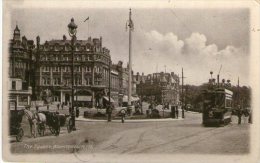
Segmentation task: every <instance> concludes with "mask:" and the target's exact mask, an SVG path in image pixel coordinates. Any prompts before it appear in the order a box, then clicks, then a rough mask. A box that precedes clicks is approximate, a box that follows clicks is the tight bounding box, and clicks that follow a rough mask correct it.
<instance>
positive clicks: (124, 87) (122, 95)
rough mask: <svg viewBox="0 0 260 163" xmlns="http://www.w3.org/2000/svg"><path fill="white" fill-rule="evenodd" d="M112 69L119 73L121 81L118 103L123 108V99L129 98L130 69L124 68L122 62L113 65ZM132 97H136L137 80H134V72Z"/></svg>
mask: <svg viewBox="0 0 260 163" xmlns="http://www.w3.org/2000/svg"><path fill="white" fill-rule="evenodd" d="M112 67H113V69H114V70H116V71H117V72H118V80H119V94H118V102H119V105H120V106H122V104H123V99H127V98H128V84H129V83H128V81H129V75H128V74H129V69H128V66H127V67H123V62H122V61H119V62H118V63H117V64H113V65H112ZM132 95H136V79H135V78H134V75H133V71H132ZM124 102H126V101H124Z"/></svg>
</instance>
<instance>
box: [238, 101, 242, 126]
mask: <svg viewBox="0 0 260 163" xmlns="http://www.w3.org/2000/svg"><path fill="white" fill-rule="evenodd" d="M241 116H242V112H241V108H240V105H238V110H237V117H238V124H239V125H240V124H241Z"/></svg>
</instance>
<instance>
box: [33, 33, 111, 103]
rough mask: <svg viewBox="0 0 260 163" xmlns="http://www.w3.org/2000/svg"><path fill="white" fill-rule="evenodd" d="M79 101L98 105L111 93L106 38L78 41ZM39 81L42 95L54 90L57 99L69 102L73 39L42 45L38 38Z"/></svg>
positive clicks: (76, 76)
mask: <svg viewBox="0 0 260 163" xmlns="http://www.w3.org/2000/svg"><path fill="white" fill-rule="evenodd" d="M74 46H75V48H74V89H75V97H74V98H75V100H76V98H77V100H80V101H85V103H84V106H85V105H87V106H90V105H92V106H94V105H96V104H97V103H96V101H99V99H100V98H102V96H104V95H106V94H107V92H108V86H109V85H108V84H109V62H111V56H110V51H109V50H108V49H107V48H105V47H103V46H102V37H100V38H99V39H98V38H94V39H91V37H89V38H88V40H76V42H75V44H74ZM36 64H37V69H36V82H37V90H38V93H39V95H40V96H41V97H44V95H46V94H47V93H46V92H50V94H51V95H52V97H53V101H59V102H61V103H64V104H69V103H70V102H71V100H72V98H71V86H72V84H71V64H72V50H71V40H70V39H67V38H66V36H63V39H60V40H51V41H46V42H45V43H43V44H40V38H39V37H37V48H36Z"/></svg>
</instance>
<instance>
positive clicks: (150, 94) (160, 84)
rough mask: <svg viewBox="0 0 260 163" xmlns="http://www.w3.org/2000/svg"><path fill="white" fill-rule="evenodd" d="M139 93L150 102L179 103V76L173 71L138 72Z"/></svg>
mask: <svg viewBox="0 0 260 163" xmlns="http://www.w3.org/2000/svg"><path fill="white" fill-rule="evenodd" d="M135 78H136V81H137V94H138V95H139V96H140V97H141V98H142V99H143V100H147V101H149V102H152V101H153V102H155V103H158V104H165V103H169V104H171V105H176V106H177V105H179V102H180V95H179V77H178V76H177V75H176V74H174V73H173V72H171V73H164V72H161V73H153V74H148V75H147V76H144V75H143V74H142V76H140V75H139V73H137V75H136V76H135Z"/></svg>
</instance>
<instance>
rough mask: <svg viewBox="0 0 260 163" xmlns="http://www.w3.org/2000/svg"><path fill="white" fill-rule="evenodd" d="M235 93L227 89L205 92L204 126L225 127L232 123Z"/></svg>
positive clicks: (214, 89) (213, 89)
mask: <svg viewBox="0 0 260 163" xmlns="http://www.w3.org/2000/svg"><path fill="white" fill-rule="evenodd" d="M232 96H233V92H232V91H230V90H228V89H226V88H219V87H218V88H212V89H207V90H204V91H203V99H204V101H203V113H202V121H203V122H202V123H203V125H204V126H210V125H217V126H224V125H226V124H228V123H230V122H231V113H232Z"/></svg>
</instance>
